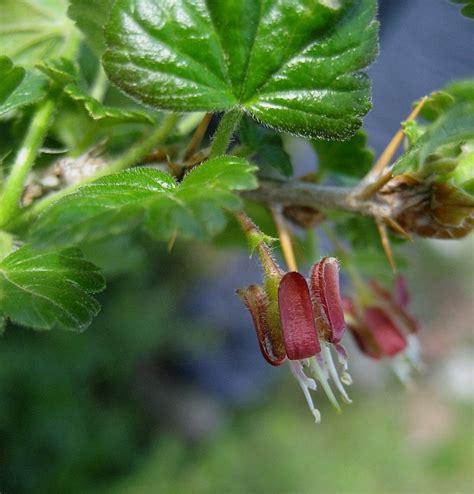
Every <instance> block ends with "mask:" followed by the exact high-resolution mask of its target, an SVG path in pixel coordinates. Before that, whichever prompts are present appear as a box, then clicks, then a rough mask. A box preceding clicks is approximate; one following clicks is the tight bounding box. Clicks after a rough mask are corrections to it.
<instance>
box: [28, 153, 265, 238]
mask: <svg viewBox="0 0 474 494" xmlns="http://www.w3.org/2000/svg"><path fill="white" fill-rule="evenodd" d="M254 170H255V168H254V167H252V166H251V165H250V164H249V163H248V162H247V161H245V160H244V159H242V158H236V157H232V156H222V157H219V158H215V159H212V160H209V161H207V162H205V163H203V164H202V165H200V166H198V167H196V168H194V169H193V170H192V171H191V172H190V173H188V174H187V175H186V176H185V178H184V180H183V182H182V183H181V184H179V185H178V184H177V183H176V182H175V180H174V179H173V178H172V177H171V176H170V175H168V174H167V173H165V172H162V171H160V170H156V169H153V168H145V167H137V168H133V169H130V170H126V171H123V172H120V173H117V174H113V175H108V176H106V177H103V178H101V179H99V180H97V181H95V182H92V183H91V184H87V185H85V186H83V187H81V188H80V189H79V190H78V191H77V192H76V193H74V194H72V195H70V196H66V197H65V198H63V199H60V200H59V201H58V202H56V203H54V204H53V205H52V206H51V207H50V208H49V209H48V210H46V211H45V213H44V214H43V215H42V216H41V217H40V218H39V219H38V221H37V223H36V224H35V225H34V227H33V231H32V239H33V241H34V242H35V243H37V244H39V245H42V246H48V245H55V246H66V245H75V244H79V243H81V242H85V241H87V242H89V241H95V240H98V239H101V238H104V237H107V236H110V235H114V234H118V233H121V232H124V231H128V230H130V229H131V228H133V227H134V226H136V225H137V224H139V223H141V222H143V223H144V225H145V228H146V230H147V231H148V232H149V233H150V234H151V235H153V236H154V237H156V238H158V239H167V238H169V237H170V236H171V235H172V234H174V233H176V234H179V235H183V236H185V237H197V238H206V237H209V236H212V235H214V234H216V233H217V232H218V231H220V230H222V228H223V227H224V226H225V224H226V219H227V218H226V215H225V212H224V210H226V209H229V210H236V209H238V208H240V207H241V201H240V199H239V198H238V197H237V196H236V195H235V194H233V193H232V191H236V190H246V189H251V188H255V187H256V185H257V184H256V180H255V177H254V175H253V174H252V172H253V171H254Z"/></svg>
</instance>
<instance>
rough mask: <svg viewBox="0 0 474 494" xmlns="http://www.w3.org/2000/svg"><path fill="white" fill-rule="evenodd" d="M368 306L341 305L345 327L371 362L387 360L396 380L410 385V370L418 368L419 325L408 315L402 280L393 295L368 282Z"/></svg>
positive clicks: (361, 304)
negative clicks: (417, 335) (389, 360)
mask: <svg viewBox="0 0 474 494" xmlns="http://www.w3.org/2000/svg"><path fill="white" fill-rule="evenodd" d="M369 293H370V297H369V300H368V302H367V301H366V302H365V303H359V304H357V303H356V302H355V301H354V300H353V299H350V298H346V299H344V301H343V305H344V311H345V315H346V321H347V326H348V327H349V329H350V331H351V333H352V335H353V337H354V339H355V341H356V343H357V346H358V347H359V348H360V350H361V351H362V352H363V353H364V354H366V355H367V356H369V357H371V358H373V359H381V358H384V357H385V358H390V359H391V362H392V364H393V368H394V370H395V372H396V373H397V375H398V376H399V378H400V379H401V380H402V381H403V382H404V383H406V384H410V383H411V377H410V374H411V368H412V367H415V368H419V367H420V365H421V364H420V355H419V352H420V350H419V343H418V339H417V337H416V332H417V330H418V324H417V322H416V320H415V319H414V318H413V317H412V316H411V315H410V314H409V313H408V311H407V306H408V304H409V294H408V291H407V288H406V283H405V279H404V278H403V277H402V276H398V277H397V278H396V279H395V282H394V288H393V291H392V292H389V291H388V290H386V289H385V288H384V287H382V286H381V285H380V284H379V283H378V282H376V281H371V282H370V292H369Z"/></svg>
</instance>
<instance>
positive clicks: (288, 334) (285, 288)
mask: <svg viewBox="0 0 474 494" xmlns="http://www.w3.org/2000/svg"><path fill="white" fill-rule="evenodd" d="M238 219H239V221H240V223H241V226H242V227H243V230H244V232H245V234H246V237H247V239H248V241H249V243H250V245H251V247H252V248H253V249H255V250H256V251H257V252H258V255H259V258H260V262H261V264H262V267H263V273H264V280H263V284H262V285H251V286H249V287H248V288H246V289H239V290H237V293H238V295H239V296H240V298H241V299H242V300H243V302H244V303H245V305H246V307H247V308H248V309H249V311H250V313H251V315H252V319H253V322H254V326H255V331H256V334H257V338H258V342H259V345H260V350H261V352H262V355H263V357H264V358H265V360H266V361H267V362H268V363H270V364H271V365H274V366H277V365H281V364H282V363H283V362H284V361H286V360H288V364H289V367H290V370H291V372H292V374H293V375H294V377H295V378H296V379H297V381H298V383H299V385H300V387H301V389H302V390H303V393H304V396H305V398H306V401H307V403H308V406H309V408H310V410H311V412H312V413H313V415H314V417H315V420H316V421H317V422H319V420H320V413H319V411H318V410H317V409H316V408H315V406H314V404H313V400H312V398H311V395H310V390H315V389H316V387H317V385H316V381H319V382H320V383H321V385H322V387H323V389H324V391H325V392H326V394H327V396H328V398H329V400H330V401H331V403H332V404H333V406H334V407H335V408H336V409H337V410H340V407H339V404H338V402H337V399H336V397H335V395H334V393H333V391H332V389H331V386H330V384H329V379H332V380H333V381H334V384H335V386H336V387H337V389H338V390H339V392H340V394H341V396H342V398H343V400H344V401H346V402H348V403H350V399H349V397H348V396H347V393H346V391H345V389H344V387H343V385H342V382H341V380H342V381H344V382H345V383H346V384H350V382H351V381H350V376H349V374H348V373H347V361H346V355H345V352H344V351H343V349H342V346H340V339H341V337H342V335H343V333H344V328H345V324H344V314H343V311H342V302H341V297H340V294H339V266H338V263H337V261H336V259H334V258H324V259H322V260H321V261H320V262H319V263H317V264H315V265H314V266H313V269H312V273H319V274H318V279H317V280H316V281H314V282H313V281H311V283H310V286H308V283H307V281H306V280H305V278H304V277H303V276H302V275H301V274H300V273H297V272H295V271H291V272H289V273H286V274H285V273H283V271H282V270H281V269H280V267H279V266H278V265H277V263H276V262H275V260H274V259H273V257H272V255H271V252H270V249H269V247H268V245H267V244H266V242H265V239H264V235H263V234H262V233H261V232H260V230H259V229H258V228H257V227H256V226H255V225H254V224H253V223H252V221H251V220H250V219H249V218H248V217H246V216H244V215H241V216H239V217H238ZM331 345H335V346H337V347H338V354H341V355H343V359H342V360H343V376H342V378H340V377H339V375H338V372H337V369H336V366H335V364H334V361H333V359H332V354H331V349H330V346H331ZM307 374H308V375H307ZM309 376H312V377H309Z"/></svg>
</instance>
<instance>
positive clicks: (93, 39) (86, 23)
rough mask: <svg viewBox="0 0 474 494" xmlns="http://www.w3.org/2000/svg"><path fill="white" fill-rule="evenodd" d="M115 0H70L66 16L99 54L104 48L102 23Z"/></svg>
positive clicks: (106, 18) (105, 20) (107, 16)
mask: <svg viewBox="0 0 474 494" xmlns="http://www.w3.org/2000/svg"><path fill="white" fill-rule="evenodd" d="M114 1H115V0H70V5H69V9H68V11H67V14H68V16H69V17H70V18H71V19H72V20H73V21H75V23H76V26H77V27H78V28H79V29H80V30H81V31H82V32H83V33H84V34H85V36H86V39H87V41H88V42H89V44H90V45H91V47H92V48H93V49H94V51H95V52H96V53H97V54H98V55H101V54H102V53H103V51H104V50H105V41H104V25H105V23H106V22H107V20H108V18H109V15H110V11H111V9H112V6H113V3H114Z"/></svg>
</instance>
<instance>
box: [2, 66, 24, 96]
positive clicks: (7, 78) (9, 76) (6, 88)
mask: <svg viewBox="0 0 474 494" xmlns="http://www.w3.org/2000/svg"><path fill="white" fill-rule="evenodd" d="M0 74H2V79H1V80H0V104H2V103H3V102H4V101H5V100H6V99H7V98H8V97H9V96H10V94H12V93H13V91H15V89H16V88H17V87H18V85H19V84H20V82H21V81H22V80H23V78H24V77H25V69H24V68H23V67H16V66H14V65H13V63H12V61H11V60H10V59H9V58H8V57H0Z"/></svg>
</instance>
